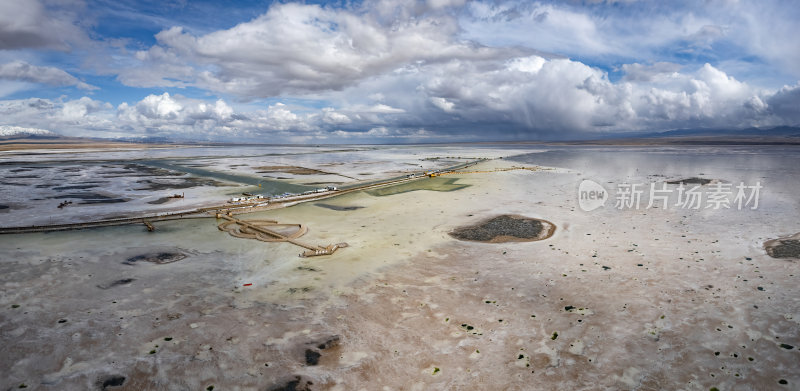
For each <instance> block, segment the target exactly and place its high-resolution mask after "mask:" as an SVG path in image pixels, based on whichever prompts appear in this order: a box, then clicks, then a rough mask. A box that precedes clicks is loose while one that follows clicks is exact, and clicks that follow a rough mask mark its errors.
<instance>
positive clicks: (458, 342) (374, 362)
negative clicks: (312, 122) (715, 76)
mask: <svg viewBox="0 0 800 391" xmlns="http://www.w3.org/2000/svg"><path fill="white" fill-rule="evenodd" d="M422 151H425V153H424V154H420V153H421V152H418V151H414V150H410V149H409V150H405V149H403V148H398V149H397V151H396V152H392V153H391V154H383V152H384V151H380V150H376V151H372V152H365V151H361V152H358V154H356V155H355V156H356V157H355V158H353V159H352V160H347V159H344V160H346V161H348V162H351V161H352V162H359V161H362V160H363V161H376V162H382V163H380V165H384V166H385V171H384V172H389V171H393V170H394V169H395V167H394V165H391V164H388V163H383V162H386V161H388V160H391V159H389V158H387V157H386V156H392V159H397V161H398V162H408V163H411V162H413V161H414V159H415V158H416V159H419V158H420V157H435V156H453V155H452V154H453V153H455V152H456V151H457V153H458V154H456V155H455V156H459V154H461V155H462V156H463V155H468V154H472V155H473V156H479V155H480V156H486V157H498V156H490V155H492V154H499V155H501V156H509V155H518V156H517V157H514V158H512V159H498V160H492V161H488V162H485V163H481V164H479V165H478V166H476V167H474V168H475V169H478V170H484V171H491V170H494V169H497V168H507V167H510V166H512V165H520V164H527V165H530V166H532V165H538V166H545V167H550V168H552V169H544V170H539V171H527V170H516V171H502V172H492V173H474V174H461V175H452V176H446V177H439V178H432V179H425V180H422V181H418V182H415V183H416V184H417V185H415V186H416V187H406V188H404V189H403V191H397V192H391V191H386V192H377V193H375V192H374V193H372V194H371V193H369V192H360V193H353V194H347V195H343V196H340V197H335V198H331V199H327V200H325V201H324V202H325V203H326V204H329V205H335V206H340V207H342V208H339V209H340V210H336V209H331V208H327V207H320V206H316V205H315V204H314V203H305V204H301V205H297V206H294V207H290V208H284V209H277V210H271V211H266V212H259V213H252V214H249V215H246V216H240V217H243V218H246V219H273V220H278V221H280V222H285V223H302V224H305V225H307V226H308V227H309V232H308V233H307V234H306V235H305V236H303V237H302V238H301V239H302V240H303V241H306V242H310V243H315V244H321V245H327V244H330V243H339V242H347V243H348V244H349V247H347V248H345V249H342V250H339V251H337V252H336V253H335V254H334V255H331V256H327V257H317V258H299V257H298V256H297V254H298V253H299V252H300V251H301V249H300V248H299V247H297V246H293V245H291V244H288V243H263V242H258V241H254V240H248V239H237V238H233V237H231V236H230V235H228V234H227V233H223V232H220V231H219V230H218V229H217V228H216V224H217V223H218V222H217V221H215V220H214V219H211V218H209V219H198V220H191V221H173V222H164V223H158V229H157V231H156V232H154V233H148V232H146V230H145V229H144V228H143V227H140V226H126V227H111V228H102V229H90V230H82V231H75V232H58V233H49V234H27V235H8V236H0V284H1V285H2V287H3V289H2V291H1V292H2V293H0V346H3V350H2V352H3V353H2V356H0V388H1V389H8V388H16V387H18V386H19V385H20V384H22V383H24V384H26V385H27V386H28V387H32V388H39V389H99V388H101V387H100V386H101V385H102V383H103V382H104V381H105V380H108V379H112V378H114V377H124V378H125V381H124V383H123V385H122V386H121V387H118V388H111V387H109V388H108V389H131V390H134V389H167V390H171V389H175V390H179V389H206V388H207V387H209V386H212V385H213V386H214V387H215V389H242V390H250V389H252V390H264V389H267V390H270V389H274V388H276V387H283V386H285V385H287V384H290V383H291V382H292V381H295V380H296V379H298V378H299V380H298V384H300V385H301V386H303V385H307V386H308V388H309V389H312V390H351V389H368V390H372V389H397V390H400V389H403V390H429V389H463V390H483V389H506V390H527V389H532V388H533V389H585V390H595V389H606V390H617V389H641V390H645V389H687V390H708V389H710V388H712V387H716V388H718V389H720V390H724V389H752V390H761V389H784V388H785V389H792V388H796V386H797V384H800V376H798V373H800V370H798V369H800V368H798V362H800V360H798V354H800V351H798V347H800V339H798V335H800V324H798V322H800V302H798V299H797V298H798V297H800V288H799V286H800V285H799V284H798V275H799V274H798V270H797V269H798V263H797V262H798V260H795V259H774V258H771V257H769V256H768V255H766V253H765V251H764V249H763V248H762V245H763V242H764V241H766V240H768V239H772V238H776V237H779V236H783V235H788V234H793V233H796V232H798V231H800V229H798V226H797V221H798V217H800V216H798V214H800V212H798V200H797V197H796V195H795V194H796V191H797V190H798V188H797V183H800V182H798V178H797V173H796V172H794V170H793V169H792V167H797V165H796V163H797V160H798V159H799V158H800V154H798V151H797V150H795V149H791V148H788V149H779V148H775V149H771V148H763V149H761V148H741V149H734V150H731V149H718V148H694V149H682V150H675V149H661V148H657V149H630V148H600V149H597V148H551V149H550V150H549V151H547V152H544V151H541V150H540V149H538V148H537V150H536V151H530V150H529V151H519V150H515V151H513V153H509V155H503V154H504V152H505V151H510V150H505V149H502V148H498V149H479V150H474V151H471V150H470V149H469V148H467V147H463V148H462V147H458V148H453V149H437V148H435V147H426V148H424V149H422ZM529 152H536V153H530V154H525V153H529ZM414 153H418V155H414ZM370 154H372V156H371V155H370ZM434 155H435V156H434ZM520 155H521V156H520ZM301 156H304V158H305V156H306V155H301ZM370 156H371V157H370ZM204 159H207V158H204ZM224 159H228V158H227V157H226V158H224ZM212 163H213V162H212V161H211V160H209V161H207V162H204V164H212ZM329 163H335V162H334V161H333V160H332V159H331V160H327V161H321V162H319V164H320V165H322V164H329ZM214 164H217V166H214V165H213V164H212V166H213V167H221V163H219V162H217V163H214ZM226 164H227V163H226ZM258 164H261V163H258ZM270 164H273V163H270ZM274 164H286V165H295V166H303V167H306V166H313V165H312V164H309V163H307V161H303V162H302V163H301V162H300V161H294V160H291V159H290V158H288V157H286V159H285V160H283V161H281V162H278V163H274ZM421 164H429V163H421ZM376 165H377V164H376ZM314 167H319V165H318V166H314ZM331 171H334V172H336V173H337V174H341V173H343V172H340V171H335V170H331ZM354 171H357V170H354ZM354 171H348V172H347V173H346V175H349V174H352V173H353V172H354ZM698 176H699V177H703V178H708V179H717V180H723V181H727V182H731V183H739V182H745V183H748V184H750V183H752V181H753V180H756V181H760V182H761V184H762V185H763V189H762V190H761V194H760V198H759V201H760V204H759V207H758V208H757V209H755V210H751V209H745V210H738V209H723V210H716V209H705V208H704V209H698V210H686V209H680V208H650V209H644V208H640V209H632V208H628V209H618V208H615V207H614V199H613V197H614V194H612V195H611V198H610V199H609V200H608V201H607V203H606V205H605V206H604V207H602V208H599V209H596V210H593V211H591V212H584V211H583V210H581V209H580V208H579V206H578V191H577V190H578V185H579V183H580V182H581V181H583V180H584V179H589V180H593V181H596V182H597V183H600V184H602V185H603V186H604V187H605V188H606V189H607V190H608V191H609V192H612V193H613V192H614V191H615V188H616V186H617V185H618V184H620V183H625V182H628V183H637V182H641V183H650V182H655V183H662V182H663V181H666V180H672V179H680V178H689V177H698ZM424 181H429V182H424ZM669 186H670V188H671V189H674V188H675V187H677V185H669ZM219 189H221V188H219ZM447 190H450V191H447ZM702 191H703V192H708V191H709V189H708V188H707V187H706V186H704V188H703V189H702ZM187 194H188V193H187ZM645 201H646V199H645ZM348 207H360V208H348ZM86 208H89V207H86ZM502 214H513V215H522V216H527V217H532V218H540V219H545V220H547V221H550V222H552V223H553V224H555V225H556V231H555V234H554V235H553V236H552V237H551V238H549V239H546V240H542V241H538V242H517V243H476V242H462V241H458V240H455V239H454V238H452V237H451V236H450V235H448V233H449V232H451V231H452V230H453V229H455V228H456V227H460V226H464V225H470V224H475V223H476V222H479V221H481V220H483V219H486V218H489V217H493V216H497V215H502ZM154 252H155V253H183V254H186V255H187V257H186V258H185V259H182V260H179V261H176V262H172V263H165V264H157V263H151V262H139V261H136V262H133V263H132V264H126V261H128V260H130V259H131V258H133V257H136V256H137V255H142V254H148V253H154ZM128 263H131V262H128ZM245 284H252V285H248V286H245ZM309 352H311V353H309ZM309 357H310V358H311V359H309ZM315 357H316V359H315ZM781 381H783V382H785V383H786V384H785V385H784V384H782V383H781ZM308 382H310V383H311V384H308ZM298 389H302V388H298Z"/></svg>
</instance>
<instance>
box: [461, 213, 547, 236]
mask: <svg viewBox="0 0 800 391" xmlns="http://www.w3.org/2000/svg"><path fill="white" fill-rule="evenodd" d="M553 232H555V225H554V224H553V223H551V222H549V221H546V220H540V219H534V218H529V217H524V216H517V215H501V216H497V217H493V218H490V219H488V220H485V221H483V222H480V223H478V224H475V225H470V226H465V227H459V228H456V229H455V230H454V231H453V232H450V236H452V237H454V238H456V239H458V240H467V241H474V242H487V243H502V242H528V241H535V240H542V239H547V238H549V237H550V236H552V235H553Z"/></svg>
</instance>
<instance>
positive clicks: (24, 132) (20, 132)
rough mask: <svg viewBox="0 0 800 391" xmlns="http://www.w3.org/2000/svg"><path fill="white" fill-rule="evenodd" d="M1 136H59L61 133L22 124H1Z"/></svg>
mask: <svg viewBox="0 0 800 391" xmlns="http://www.w3.org/2000/svg"><path fill="white" fill-rule="evenodd" d="M0 137H1V138H19V137H59V135H57V134H55V133H53V132H51V131H49V130H44V129H38V128H23V127H21V126H8V125H0Z"/></svg>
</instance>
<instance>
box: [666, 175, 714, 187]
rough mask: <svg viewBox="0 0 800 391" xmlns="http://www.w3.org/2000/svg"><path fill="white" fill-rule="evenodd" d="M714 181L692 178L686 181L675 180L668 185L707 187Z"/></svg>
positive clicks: (668, 182)
mask: <svg viewBox="0 0 800 391" xmlns="http://www.w3.org/2000/svg"><path fill="white" fill-rule="evenodd" d="M712 181H713V179H706V178H698V177H691V178H685V179H675V180H672V181H667V182H666V183H667V184H669V185H680V184H681V183H683V184H684V185H700V186H703V185H707V184H709V183H711V182H712Z"/></svg>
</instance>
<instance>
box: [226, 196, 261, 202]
mask: <svg viewBox="0 0 800 391" xmlns="http://www.w3.org/2000/svg"><path fill="white" fill-rule="evenodd" d="M263 199H264V196H262V195H254V196H250V197H233V198H231V202H249V201H260V200H263Z"/></svg>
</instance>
